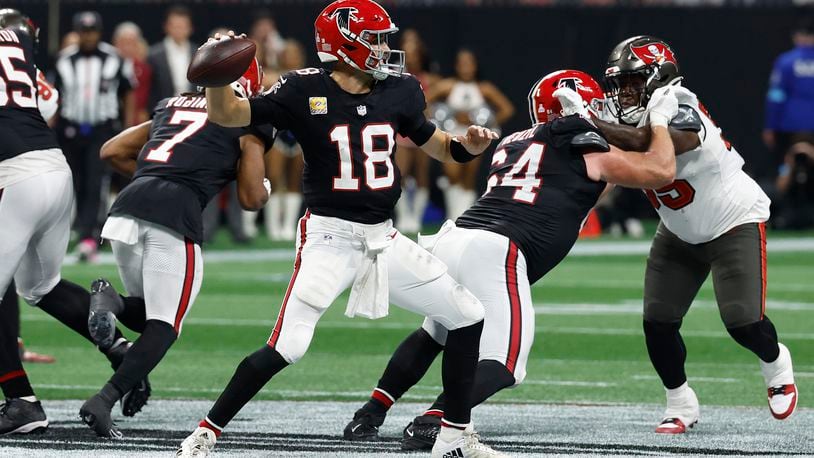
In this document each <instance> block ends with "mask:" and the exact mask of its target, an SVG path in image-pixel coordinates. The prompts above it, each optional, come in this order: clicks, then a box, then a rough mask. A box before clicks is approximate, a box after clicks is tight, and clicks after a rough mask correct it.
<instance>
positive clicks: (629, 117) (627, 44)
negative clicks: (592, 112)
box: [605, 35, 682, 124]
mask: <svg viewBox="0 0 814 458" xmlns="http://www.w3.org/2000/svg"><path fill="white" fill-rule="evenodd" d="M631 75H639V76H641V77H643V78H644V87H642V88H641V89H640V90H639V103H638V104H637V105H635V106H630V107H624V108H623V107H622V105H621V104H620V103H619V90H620V89H621V88H622V79H623V78H625V77H629V76H631ZM681 80H682V76H681V73H680V72H679V69H678V61H677V60H676V56H675V53H673V50H672V48H670V45H668V44H667V43H665V42H664V40H660V39H658V38H655V37H651V36H647V35H639V36H636V37H632V38H628V39H627V40H625V41H623V42H621V43H619V44H618V45H616V47H615V48H613V51H611V54H610V57H608V66H607V68H606V69H605V92H606V95H607V97H608V99H610V100H612V102H613V103H612V104H611V105H612V107H613V108H614V109H615V111H616V113H615V114H616V116H617V118H619V121H621V122H623V123H625V124H636V123H638V122H639V120H640V119H641V117H642V115H643V114H644V111H645V107H647V102H648V101H649V100H650V96H652V95H653V91H655V90H656V89H658V88H660V87H664V86H668V85H672V84H678V83H679V82H681Z"/></svg>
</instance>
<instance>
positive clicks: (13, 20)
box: [0, 8, 40, 43]
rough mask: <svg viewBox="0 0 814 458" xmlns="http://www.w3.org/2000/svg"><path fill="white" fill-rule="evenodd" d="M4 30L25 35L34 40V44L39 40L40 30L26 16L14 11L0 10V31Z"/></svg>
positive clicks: (8, 9)
mask: <svg viewBox="0 0 814 458" xmlns="http://www.w3.org/2000/svg"><path fill="white" fill-rule="evenodd" d="M6 28H11V29H15V30H20V31H22V32H25V33H27V34H28V35H29V36H30V37H31V38H32V39H33V40H34V43H37V42H38V40H39V36H40V28H39V27H37V25H36V24H34V21H32V20H31V19H30V18H29V17H28V16H26V15H24V14H23V13H21V12H19V11H17V10H15V9H12V8H3V9H0V29H6Z"/></svg>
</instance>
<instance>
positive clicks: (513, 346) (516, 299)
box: [506, 240, 523, 374]
mask: <svg viewBox="0 0 814 458" xmlns="http://www.w3.org/2000/svg"><path fill="white" fill-rule="evenodd" d="M517 257H518V250H517V245H515V243H514V242H512V241H511V240H510V241H509V252H508V253H507V254H506V288H507V290H508V293H509V322H510V328H509V351H508V353H507V354H506V369H508V370H509V372H511V373H512V374H514V368H515V366H516V365H517V357H518V356H519V355H520V333H521V328H522V326H521V325H522V319H523V317H522V315H521V308H520V290H519V288H518V286H517Z"/></svg>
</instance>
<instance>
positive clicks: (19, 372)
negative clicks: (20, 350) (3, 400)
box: [0, 348, 25, 383]
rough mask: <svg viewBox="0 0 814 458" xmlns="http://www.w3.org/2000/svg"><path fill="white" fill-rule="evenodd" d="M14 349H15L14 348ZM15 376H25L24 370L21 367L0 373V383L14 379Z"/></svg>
mask: <svg viewBox="0 0 814 458" xmlns="http://www.w3.org/2000/svg"><path fill="white" fill-rule="evenodd" d="M15 351H17V349H16V348H15ZM17 377H25V371H24V370H22V369H19V370H16V371H11V372H9V373H7V374H3V375H0V383H3V382H8V381H9V380H14V379H15V378H17Z"/></svg>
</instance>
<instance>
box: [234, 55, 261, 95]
mask: <svg viewBox="0 0 814 458" xmlns="http://www.w3.org/2000/svg"><path fill="white" fill-rule="evenodd" d="M262 84H263V67H261V66H260V62H258V61H257V58H254V59H252V63H251V64H250V65H249V68H247V69H246V71H245V72H244V73H243V76H241V77H240V78H238V79H237V81H235V82H233V83H232V85H231V86H232V89H234V90H235V92H237V93H238V95H240V96H241V97H243V98H246V99H248V98H249V97H251V96H253V95H257V94H259V93H260V92H261V91H262V90H263V86H262Z"/></svg>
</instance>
